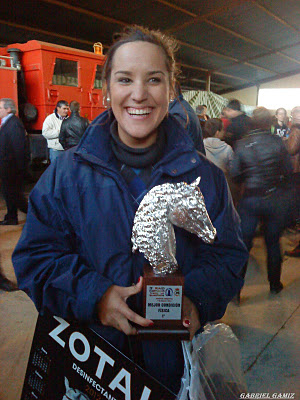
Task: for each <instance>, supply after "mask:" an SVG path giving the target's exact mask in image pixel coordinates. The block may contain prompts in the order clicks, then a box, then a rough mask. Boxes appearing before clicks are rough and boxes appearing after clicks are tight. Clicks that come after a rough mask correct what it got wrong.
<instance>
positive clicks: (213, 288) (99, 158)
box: [13, 26, 248, 393]
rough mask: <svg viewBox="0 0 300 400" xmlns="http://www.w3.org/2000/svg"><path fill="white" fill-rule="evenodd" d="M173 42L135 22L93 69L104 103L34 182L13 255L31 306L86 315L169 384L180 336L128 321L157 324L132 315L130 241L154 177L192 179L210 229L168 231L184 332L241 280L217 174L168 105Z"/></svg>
mask: <svg viewBox="0 0 300 400" xmlns="http://www.w3.org/2000/svg"><path fill="white" fill-rule="evenodd" d="M176 47H177V43H176V42H175V41H174V39H173V38H169V37H168V36H167V35H165V34H162V33H160V32H159V31H153V30H149V29H146V28H143V27H138V26H133V27H127V28H126V29H125V30H124V32H123V33H122V34H119V35H118V40H117V41H115V42H114V44H113V45H112V47H111V48H110V50H109V51H108V53H107V54H106V61H105V64H104V66H103V83H104V96H105V98H106V101H107V104H108V110H107V111H105V112H103V113H102V114H100V115H99V116H98V117H97V118H96V119H95V120H94V121H93V123H92V124H91V125H90V126H89V127H88V129H87V131H86V134H85V135H84V137H83V138H82V140H81V141H80V143H79V145H78V146H77V147H75V148H72V149H70V150H69V151H66V152H64V154H62V156H61V157H58V158H57V160H56V162H55V163H54V164H53V165H50V166H49V168H48V169H47V170H46V172H45V173H44V174H43V175H42V177H41V178H40V180H39V182H38V183H37V185H36V186H35V187H34V189H33V191H32V192H31V195H30V205H31V206H30V207H29V214H28V218H27V222H26V225H25V227H24V229H23V232H22V236H21V238H20V241H19V243H18V245H17V247H16V249H15V251H14V254H13V263H14V268H15V272H16V276H17V279H18V283H19V287H20V288H21V289H22V290H25V292H26V293H27V294H28V295H29V296H30V297H31V298H32V300H33V301H34V302H35V305H36V307H37V309H38V310H39V312H41V313H44V312H45V311H46V310H48V311H49V312H51V313H53V314H54V315H57V316H60V317H63V318H67V319H69V320H76V321H77V322H78V321H80V322H82V323H85V324H89V325H90V326H91V327H92V329H94V330H95V331H96V332H98V333H99V334H100V335H101V336H102V337H104V338H105V339H106V340H108V341H109V342H110V343H112V344H113V345H114V346H116V347H117V348H118V349H119V350H121V351H122V352H125V353H126V354H127V355H128V356H130V357H132V355H133V354H132V353H131V354H130V352H129V351H128V344H129V342H130V343H131V344H132V343H133V342H134V343H135V345H136V346H133V347H139V349H140V350H139V351H137V353H138V355H139V358H140V359H141V363H142V364H143V365H144V369H145V370H146V371H147V372H148V373H149V374H150V375H152V376H153V377H154V378H155V379H157V380H159V381H160V382H161V383H163V384H164V385H165V386H166V387H168V388H169V389H170V390H172V391H173V392H174V393H177V392H178V391H179V388H180V384H181V378H182V375H183V369H184V360H183V353H182V345H181V342H180V340H163V341H161V340H154V341H153V340H141V341H139V340H135V335H136V334H137V330H136V325H139V326H143V327H148V326H151V325H154V324H155V322H154V321H151V320H149V319H146V318H143V317H142V316H141V313H142V293H141V291H142V285H143V278H142V273H143V268H144V265H145V263H146V262H147V261H146V259H145V258H144V256H143V254H142V253H140V252H135V253H133V252H132V245H131V235H132V226H133V221H134V217H135V212H136V211H137V209H138V207H139V204H140V203H141V201H142V199H143V198H144V196H145V195H146V194H147V193H148V192H149V190H150V189H152V188H153V187H155V186H157V185H161V184H164V183H176V182H186V183H191V182H194V181H195V179H197V178H198V177H199V176H201V180H200V183H199V188H200V190H201V192H202V194H203V196H204V199H205V204H206V208H207V212H208V214H209V216H210V219H211V221H212V224H213V225H214V226H215V228H216V230H217V232H218V234H217V238H216V240H215V242H214V243H213V244H205V243H204V242H203V241H202V240H200V239H199V238H198V237H197V236H196V235H192V234H190V233H188V232H186V231H185V230H183V229H180V228H178V229H177V230H176V248H177V249H176V250H177V251H176V258H177V261H178V264H179V265H180V267H181V271H182V273H183V275H184V276H185V282H184V295H185V302H184V307H183V318H182V324H183V326H184V327H185V328H187V329H188V331H189V332H190V338H192V337H193V336H194V334H195V332H196V331H197V330H198V329H199V328H200V327H201V326H203V325H204V324H205V323H206V322H207V321H214V320H216V319H219V318H221V317H222V316H223V314H224V312H225V310H226V306H227V304H228V302H229V301H230V300H231V299H232V298H233V297H234V296H235V294H236V293H237V292H238V290H239V289H240V288H241V287H242V284H243V281H242V279H241V277H240V271H241V268H242V266H243V265H244V263H245V261H246V260H247V257H248V253H247V251H246V248H245V246H244V244H243V241H242V237H241V233H240V226H239V218H238V215H237V213H236V211H235V209H234V207H233V205H232V201H231V198H230V194H229V193H228V186H227V183H226V180H225V177H224V174H223V172H222V171H221V170H220V169H219V168H217V167H216V166H214V165H213V164H212V163H211V162H209V161H208V160H207V159H206V157H204V156H203V155H202V154H201V153H199V152H197V151H196V149H195V148H194V146H193V145H192V142H191V139H190V138H189V136H188V135H187V133H186V131H185V129H184V128H183V126H182V125H181V124H179V123H178V121H177V120H176V118H175V117H174V116H173V115H170V114H169V113H168V109H169V102H170V98H173V97H174V95H175V91H174V85H175V77H176V70H177V68H176V63H175V59H174V49H175V48H176ZM131 348H132V347H131ZM126 349H127V350H126Z"/></svg>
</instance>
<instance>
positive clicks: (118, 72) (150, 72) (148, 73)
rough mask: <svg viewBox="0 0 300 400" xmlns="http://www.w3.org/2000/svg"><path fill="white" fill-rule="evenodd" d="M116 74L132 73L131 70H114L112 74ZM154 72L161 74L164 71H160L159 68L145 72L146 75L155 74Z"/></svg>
mask: <svg viewBox="0 0 300 400" xmlns="http://www.w3.org/2000/svg"><path fill="white" fill-rule="evenodd" d="M117 74H122V75H132V72H131V71H116V72H115V73H114V75H117ZM155 74H162V75H165V73H164V72H163V71H161V70H155V71H149V72H147V75H155Z"/></svg>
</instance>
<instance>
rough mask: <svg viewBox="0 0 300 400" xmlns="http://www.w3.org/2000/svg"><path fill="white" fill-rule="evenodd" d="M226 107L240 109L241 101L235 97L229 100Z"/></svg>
mask: <svg viewBox="0 0 300 400" xmlns="http://www.w3.org/2000/svg"><path fill="white" fill-rule="evenodd" d="M226 107H227V108H230V109H231V110H235V111H241V103H240V102H239V100H237V99H232V100H229V102H228V104H227V106H226Z"/></svg>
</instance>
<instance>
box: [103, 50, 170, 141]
mask: <svg viewBox="0 0 300 400" xmlns="http://www.w3.org/2000/svg"><path fill="white" fill-rule="evenodd" d="M108 94H109V97H110V101H111V107H112V111H113V113H114V115H115V117H116V120H117V122H118V133H119V138H120V140H121V141H122V142H123V143H125V144H126V145H127V146H129V147H136V148H138V147H139V148H143V147H148V146H150V145H151V144H153V143H154V142H155V140H156V135H157V127H158V126H159V124H160V123H161V121H162V120H163V118H164V117H165V116H166V114H167V112H168V106H169V100H170V78H169V72H168V70H167V66H166V60H165V55H164V53H163V50H162V49H160V47H159V46H157V45H155V44H152V43H148V42H132V43H126V44H123V45H122V46H121V47H119V48H118V49H117V50H116V52H115V55H114V58H113V61H112V70H111V77H110V87H109V91H108Z"/></svg>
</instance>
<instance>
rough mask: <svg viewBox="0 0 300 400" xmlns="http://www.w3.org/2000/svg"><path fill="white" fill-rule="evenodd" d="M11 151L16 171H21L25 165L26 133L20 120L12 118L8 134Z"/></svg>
mask: <svg viewBox="0 0 300 400" xmlns="http://www.w3.org/2000/svg"><path fill="white" fill-rule="evenodd" d="M9 140H10V143H11V151H12V152H13V154H14V159H15V161H16V167H17V169H18V171H23V170H24V169H25V167H26V135H25V128H24V126H23V124H22V122H21V121H20V120H18V119H17V118H16V120H14V123H13V126H12V129H11V132H10V134H9Z"/></svg>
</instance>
